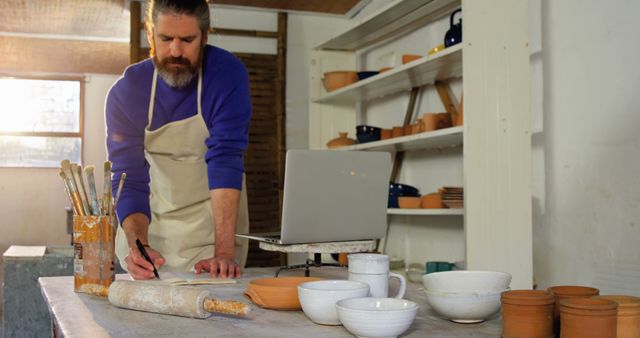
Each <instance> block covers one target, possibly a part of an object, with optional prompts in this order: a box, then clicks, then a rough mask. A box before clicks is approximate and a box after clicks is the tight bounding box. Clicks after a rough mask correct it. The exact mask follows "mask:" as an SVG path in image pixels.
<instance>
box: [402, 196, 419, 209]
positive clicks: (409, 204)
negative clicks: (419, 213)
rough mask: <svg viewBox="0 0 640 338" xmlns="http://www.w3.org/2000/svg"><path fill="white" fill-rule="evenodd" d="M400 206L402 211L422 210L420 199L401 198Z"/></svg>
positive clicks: (412, 197) (411, 197)
mask: <svg viewBox="0 0 640 338" xmlns="http://www.w3.org/2000/svg"><path fill="white" fill-rule="evenodd" d="M398 206H399V207H400V209H418V208H420V197H415V196H399V197H398Z"/></svg>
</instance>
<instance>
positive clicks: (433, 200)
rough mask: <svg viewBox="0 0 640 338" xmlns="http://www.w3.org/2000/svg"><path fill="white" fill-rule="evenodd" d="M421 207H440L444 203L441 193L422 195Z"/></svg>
mask: <svg viewBox="0 0 640 338" xmlns="http://www.w3.org/2000/svg"><path fill="white" fill-rule="evenodd" d="M420 207H422V208H424V209H440V208H442V207H443V205H442V195H440V194H439V193H432V194H427V195H424V196H422V199H421V201H420Z"/></svg>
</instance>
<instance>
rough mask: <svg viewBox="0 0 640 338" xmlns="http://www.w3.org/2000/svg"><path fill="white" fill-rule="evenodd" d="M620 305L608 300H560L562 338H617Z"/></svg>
mask: <svg viewBox="0 0 640 338" xmlns="http://www.w3.org/2000/svg"><path fill="white" fill-rule="evenodd" d="M617 308H618V304H617V303H616V302H614V301H611V300H608V299H596V298H565V299H562V300H560V321H561V322H562V326H561V329H560V337H561V338H616V319H617V316H616V313H617Z"/></svg>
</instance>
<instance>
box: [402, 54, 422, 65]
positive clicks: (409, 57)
mask: <svg viewBox="0 0 640 338" xmlns="http://www.w3.org/2000/svg"><path fill="white" fill-rule="evenodd" d="M421 57H422V55H415V54H404V55H402V64H403V65H404V64H406V63H409V62H412V61H415V60H418V59H419V58H421Z"/></svg>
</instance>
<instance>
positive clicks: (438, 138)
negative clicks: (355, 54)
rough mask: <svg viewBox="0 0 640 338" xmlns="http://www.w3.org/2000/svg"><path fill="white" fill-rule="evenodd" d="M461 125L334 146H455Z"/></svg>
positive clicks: (391, 149)
mask: <svg viewBox="0 0 640 338" xmlns="http://www.w3.org/2000/svg"><path fill="white" fill-rule="evenodd" d="M462 130H463V129H462V126H459V127H451V128H445V129H439V130H434V131H428V132H424V133H420V134H415V135H407V136H401V137H394V138H391V139H388V140H384V141H374V142H368V143H363V144H355V145H352V146H346V147H340V148H336V150H374V151H388V152H395V151H411V150H427V149H439V148H445V147H455V146H459V145H461V144H462Z"/></svg>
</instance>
